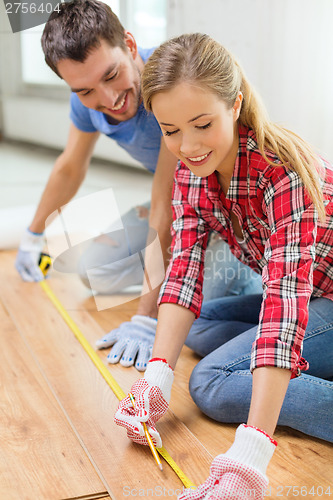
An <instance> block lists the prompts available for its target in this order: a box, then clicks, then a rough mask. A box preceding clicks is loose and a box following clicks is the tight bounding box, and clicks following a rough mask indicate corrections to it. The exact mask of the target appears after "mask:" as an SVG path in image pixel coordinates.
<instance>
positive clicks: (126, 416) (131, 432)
mask: <svg viewBox="0 0 333 500" xmlns="http://www.w3.org/2000/svg"><path fill="white" fill-rule="evenodd" d="M173 376H174V375H173V369H172V368H171V367H170V366H169V365H168V363H167V362H166V361H165V360H161V359H157V358H154V359H152V360H150V361H149V363H148V366H147V370H146V372H145V374H144V376H143V378H141V379H139V380H137V381H136V382H135V384H134V385H133V386H132V388H131V393H132V394H133V396H134V399H135V409H134V408H133V405H132V402H131V400H130V397H129V396H127V397H126V398H125V399H123V400H122V401H120V403H119V405H118V409H117V412H116V414H115V417H114V421H115V422H116V424H117V425H121V426H122V427H125V429H127V436H128V437H129V439H131V440H132V441H134V442H135V443H139V444H143V445H148V442H147V439H146V437H145V433H144V429H143V426H142V424H141V422H146V425H147V429H148V432H149V434H150V435H151V437H152V440H153V442H154V445H155V446H156V447H157V448H160V447H161V446H162V440H161V436H160V435H159V433H158V431H157V429H156V427H155V424H156V422H157V421H158V420H159V419H160V418H161V417H162V416H163V415H164V413H165V412H166V411H167V409H168V406H169V401H170V396H171V386H172V382H173Z"/></svg>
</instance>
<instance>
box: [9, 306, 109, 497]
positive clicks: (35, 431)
mask: <svg viewBox="0 0 333 500" xmlns="http://www.w3.org/2000/svg"><path fill="white" fill-rule="evenodd" d="M0 324H1V336H0V381H1V382H0V401H1V403H0V412H1V418H0V435H1V453H0V498H1V499H6V500H12V499H13V500H19V499H20V500H22V499H26V500H35V499H37V498H38V500H43V499H45V500H53V499H54V500H59V499H60V498H70V497H75V498H77V497H79V496H83V495H87V494H88V493H89V494H95V493H99V498H100V495H101V494H103V491H104V492H105V487H104V485H103V483H102V482H101V481H100V479H99V477H98V476H97V474H96V472H95V470H94V468H93V467H92V464H91V463H90V461H89V460H88V458H87V456H86V454H85V453H84V450H83V449H82V447H81V445H80V443H79V442H78V441H77V439H76V437H75V435H74V434H73V432H72V429H71V428H70V426H69V424H68V422H67V420H66V418H65V417H64V415H63V414H62V412H61V410H60V408H59V406H58V405H57V403H56V401H55V399H54V397H53V395H52V393H51V392H50V390H49V387H48V385H47V384H46V382H45V380H44V378H43V377H42V376H41V374H40V372H39V370H38V367H37V365H36V363H35V361H34V359H33V357H32V356H31V353H30V352H29V349H28V348H27V347H26V345H25V344H24V342H23V341H22V338H21V337H20V335H19V333H18V331H17V330H16V328H15V326H14V325H13V323H12V321H11V319H10V318H9V316H8V314H7V312H6V311H5V309H4V307H3V305H2V304H1V303H0Z"/></svg>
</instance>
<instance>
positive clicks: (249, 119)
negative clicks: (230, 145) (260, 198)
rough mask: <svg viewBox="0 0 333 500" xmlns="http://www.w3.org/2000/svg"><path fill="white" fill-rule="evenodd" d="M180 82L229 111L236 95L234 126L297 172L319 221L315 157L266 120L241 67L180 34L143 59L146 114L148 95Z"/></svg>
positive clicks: (195, 37)
mask: <svg viewBox="0 0 333 500" xmlns="http://www.w3.org/2000/svg"><path fill="white" fill-rule="evenodd" d="M180 82H189V83H191V84H194V85H198V86H199V87H201V88H205V89H207V90H209V91H211V92H213V93H214V94H215V95H218V96H219V97H220V98H221V99H222V100H223V101H224V102H225V103H226V105H227V106H228V107H229V108H231V107H233V105H234V103H235V101H236V98H237V96H238V94H239V92H240V91H241V92H242V94H243V103H242V108H241V112H240V116H239V121H240V123H241V124H243V125H245V126H246V127H249V128H250V129H252V130H253V131H254V133H255V135H256V138H257V143H258V147H259V150H260V153H261V154H262V156H263V158H264V159H265V160H266V161H267V163H269V164H270V165H274V166H276V163H274V162H273V161H272V160H271V159H269V158H268V157H267V155H266V152H265V150H266V151H267V150H269V151H271V152H273V153H274V154H275V155H276V156H277V157H278V158H279V159H280V161H281V162H282V163H283V165H285V166H286V167H287V168H292V169H293V170H295V171H296V172H297V173H298V174H299V176H300V178H301V179H302V182H303V184H304V187H305V188H306V190H307V192H308V194H309V196H310V198H311V199H312V201H313V204H314V205H315V207H316V209H317V210H318V214H319V217H320V219H322V220H324V219H325V216H326V213H325V207H324V203H323V196H322V190H321V186H320V176H319V168H320V167H319V161H318V157H317V155H316V154H315V153H314V151H313V149H312V148H311V147H310V146H309V144H307V143H306V142H305V141H304V140H303V139H301V138H300V137H299V136H298V135H297V134H295V133H293V132H291V131H289V130H287V129H285V128H284V127H282V126H280V125H278V124H275V123H273V122H271V121H270V120H269V117H268V114H267V112H266V109H265V107H264V105H263V104H262V102H261V99H260V98H259V96H258V95H257V94H256V92H255V90H254V89H253V88H252V87H251V85H250V83H249V82H248V80H247V79H246V77H245V75H244V71H243V70H242V68H241V66H240V65H239V64H238V62H237V61H236V60H235V58H234V57H233V56H232V55H231V54H230V53H229V52H228V51H227V50H226V49H225V48H224V47H223V46H222V45H220V44H219V43H218V42H217V41H215V40H213V39H212V38H210V37H209V36H208V35H205V34H201V33H193V34H187V35H181V36H179V37H176V38H173V39H171V40H168V41H167V42H165V43H163V44H162V45H161V46H160V47H159V48H157V49H156V50H155V52H154V53H153V54H152V56H151V57H150V58H149V59H148V61H147V63H146V65H145V68H144V71H143V74H142V95H143V102H144V106H145V108H146V109H147V110H149V111H152V105H151V103H152V98H153V96H154V95H155V94H157V93H160V92H165V91H168V90H170V89H171V88H173V87H175V86H176V85H177V84H179V83H180Z"/></svg>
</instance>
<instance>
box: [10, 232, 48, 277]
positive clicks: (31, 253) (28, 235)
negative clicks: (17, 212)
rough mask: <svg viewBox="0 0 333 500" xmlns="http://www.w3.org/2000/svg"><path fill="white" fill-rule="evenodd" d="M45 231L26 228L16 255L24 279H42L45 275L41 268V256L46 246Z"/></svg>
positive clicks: (16, 265) (17, 265) (17, 267)
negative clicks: (32, 230) (40, 231)
mask: <svg viewBox="0 0 333 500" xmlns="http://www.w3.org/2000/svg"><path fill="white" fill-rule="evenodd" d="M44 243H45V241H44V233H32V232H31V231H30V230H29V229H26V231H25V233H24V234H23V237H22V239H21V243H20V246H19V250H18V253H17V256H16V261H15V267H16V269H17V271H18V272H19V273H20V275H21V278H22V279H23V280H24V281H41V280H43V279H44V275H43V273H42V271H41V270H40V268H39V258H40V254H41V252H42V250H43V247H44Z"/></svg>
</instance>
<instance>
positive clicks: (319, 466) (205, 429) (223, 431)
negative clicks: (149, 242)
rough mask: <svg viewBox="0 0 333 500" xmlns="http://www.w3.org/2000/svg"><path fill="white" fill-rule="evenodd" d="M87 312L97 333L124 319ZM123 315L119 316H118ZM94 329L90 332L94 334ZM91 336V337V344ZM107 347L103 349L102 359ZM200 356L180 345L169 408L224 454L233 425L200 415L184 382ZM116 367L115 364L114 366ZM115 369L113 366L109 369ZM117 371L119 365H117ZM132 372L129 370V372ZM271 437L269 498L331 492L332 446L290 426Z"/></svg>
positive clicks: (210, 448) (212, 450)
mask: <svg viewBox="0 0 333 500" xmlns="http://www.w3.org/2000/svg"><path fill="white" fill-rule="evenodd" d="M89 314H90V315H91V316H92V317H93V318H94V319H95V321H96V322H97V323H98V324H99V325H100V326H101V335H102V334H103V332H104V333H105V332H107V331H108V330H110V329H112V328H116V327H117V326H119V324H120V323H121V322H122V321H125V320H127V319H128V318H127V316H126V314H127V311H125V312H124V313H123V315H122V312H121V310H119V311H115V310H114V309H109V310H105V311H96V310H95V311H94V310H93V309H90V310H89ZM122 318H123V319H122ZM96 331H97V330H96V329H95V330H94V332H95V333H96ZM93 341H94V339H93V338H92V339H91V342H92V343H93ZM107 354H108V350H106V351H104V357H105V358H106V356H107ZM199 360H200V357H199V356H197V355H196V354H195V353H193V352H192V351H191V349H189V348H187V347H186V346H184V347H183V349H182V353H181V356H180V358H179V361H178V363H177V367H176V372H175V381H174V384H173V389H172V397H171V402H170V408H171V410H172V411H173V412H174V414H175V415H176V416H177V418H178V419H179V420H181V421H182V422H183V423H184V424H185V425H186V427H188V429H189V430H190V431H191V432H192V433H193V434H194V435H195V436H196V437H197V438H198V439H199V441H200V442H201V443H202V444H203V445H204V446H205V448H206V449H207V450H208V451H209V452H210V454H211V455H212V456H216V455H218V454H220V453H224V452H225V451H226V450H227V449H228V448H229V447H230V445H231V444H232V442H233V440H234V435H235V429H236V427H237V425H234V424H220V423H218V422H216V421H214V420H212V419H210V418H209V417H207V416H205V415H203V413H202V412H201V411H200V410H199V408H198V407H197V406H196V405H195V403H194V402H193V400H192V398H191V396H190V394H189V390H188V381H189V377H190V374H191V372H192V370H193V368H194V367H195V365H196V364H197V363H198V361H199ZM117 366H118V365H117ZM113 369H114V370H116V368H115V367H114V368H113ZM119 369H120V370H121V367H119ZM126 370H128V371H129V373H128V374H127V378H128V383H127V385H128V387H130V384H131V383H132V382H133V381H134V380H136V378H137V377H138V373H137V372H136V370H135V369H126ZM130 372H132V373H130ZM275 437H276V439H277V441H278V443H279V445H278V448H277V450H276V452H275V454H274V457H273V459H272V460H271V462H270V464H269V467H268V471H267V473H268V476H269V478H270V490H269V494H270V496H269V498H272V499H278V498H280V497H281V495H284V494H287V488H286V487H287V486H288V485H292V486H293V487H294V486H295V488H296V490H295V492H296V493H295V494H297V487H298V486H303V487H304V489H303V492H304V491H311V488H312V487H314V491H315V492H316V491H317V488H318V491H319V492H320V491H321V487H323V488H324V491H326V488H327V487H329V486H331V492H332V495H333V484H332V478H333V446H332V444H330V443H326V442H324V441H322V440H320V439H316V438H312V437H310V436H306V435H305V434H302V433H300V432H297V431H294V430H293V429H288V428H282V427H278V428H277V430H276V433H275Z"/></svg>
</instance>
